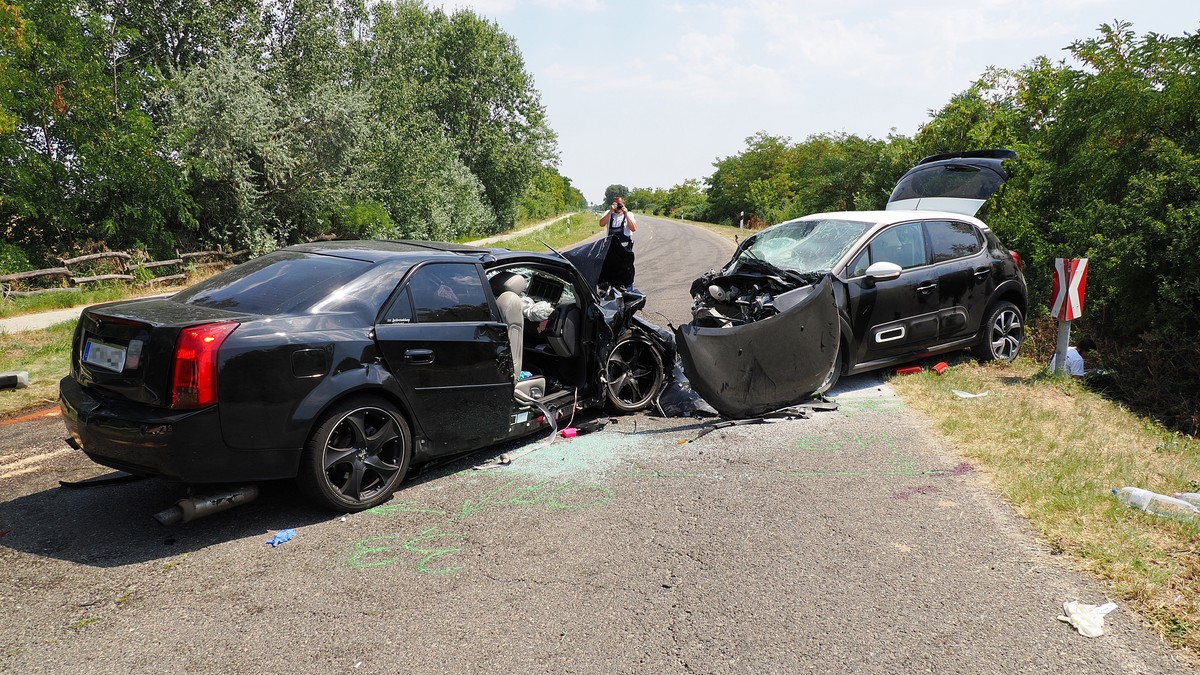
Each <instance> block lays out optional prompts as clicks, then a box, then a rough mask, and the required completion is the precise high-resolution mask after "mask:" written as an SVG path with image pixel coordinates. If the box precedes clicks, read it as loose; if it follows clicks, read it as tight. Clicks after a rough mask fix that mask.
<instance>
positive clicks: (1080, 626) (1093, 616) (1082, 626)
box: [1058, 600, 1117, 637]
mask: <svg viewBox="0 0 1200 675" xmlns="http://www.w3.org/2000/svg"><path fill="white" fill-rule="evenodd" d="M1116 608H1117V605H1116V603H1114V602H1106V603H1104V604H1103V605H1099V606H1097V605H1085V604H1084V603H1082V602H1079V601H1078V600H1068V601H1067V602H1064V603H1063V611H1064V612H1066V615H1065V616H1059V617H1058V620H1059V621H1062V622H1063V623H1069V624H1071V625H1072V626H1074V627H1075V630H1077V631H1079V634H1080V635H1082V636H1084V637H1100V636H1101V635H1104V616H1105V615H1106V614H1108V613H1109V612H1111V611H1113V610H1114V609H1116Z"/></svg>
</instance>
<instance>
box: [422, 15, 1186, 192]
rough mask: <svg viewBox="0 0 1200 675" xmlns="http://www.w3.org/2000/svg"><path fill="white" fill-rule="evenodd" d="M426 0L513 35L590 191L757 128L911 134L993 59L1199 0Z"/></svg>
mask: <svg viewBox="0 0 1200 675" xmlns="http://www.w3.org/2000/svg"><path fill="white" fill-rule="evenodd" d="M430 4H431V5H432V6H435V7H441V8H443V9H445V10H446V11H448V12H450V11H454V10H456V9H460V8H469V9H471V10H472V11H474V12H475V13H476V14H478V15H480V16H483V17H486V18H488V19H491V20H493V21H495V22H496V23H497V24H498V25H499V26H500V28H501V29H502V30H504V31H505V32H506V33H508V34H509V35H511V36H513V38H514V39H515V40H516V43H517V47H518V48H519V49H520V51H521V53H522V54H523V56H524V58H525V67H526V70H527V71H528V72H529V73H530V74H531V75H532V77H533V80H534V86H535V87H536V88H537V89H538V91H539V92H540V93H541V97H542V103H543V105H545V107H546V111H547V113H548V116H549V121H550V126H551V127H552V128H553V129H554V130H555V132H557V134H558V151H559V162H558V169H559V172H560V173H561V174H562V175H564V176H566V177H567V178H570V179H571V182H572V184H573V185H575V187H577V188H579V189H580V190H581V191H582V192H583V195H584V197H586V198H587V199H588V200H589V201H590V202H592V203H596V202H599V201H601V200H602V199H603V197H604V190H605V188H607V187H608V186H609V185H613V184H619V185H624V186H626V187H629V188H635V187H647V188H655V187H661V188H669V187H671V186H673V185H676V184H679V183H682V182H683V181H685V180H689V179H697V180H701V181H703V180H704V179H705V178H707V177H708V176H710V175H712V173H713V163H714V162H716V161H718V160H720V159H722V158H724V157H729V156H734V155H737V154H739V153H741V152H742V151H743V150H745V149H746V139H747V138H748V137H750V136H752V135H753V134H755V133H758V132H760V131H761V132H765V133H768V134H770V135H773V136H782V137H786V138H790V139H792V141H794V142H799V141H803V140H804V139H805V138H807V137H809V136H811V135H814V134H822V133H846V134H856V135H858V136H862V137H873V138H878V139H884V138H886V137H887V136H888V134H891V133H895V134H900V135H904V136H912V135H913V134H915V133H916V132H917V130H918V129H919V128H920V127H921V125H922V124H924V123H925V122H927V121H928V120H929V117H930V113H931V111H936V110H938V109H940V108H941V107H942V106H944V105H945V104H946V103H948V102H949V100H950V98H951V97H952V96H954V95H955V94H957V93H959V92H962V91H964V90H965V89H967V88H968V87H969V86H970V85H971V83H972V82H973V81H975V80H976V79H978V77H979V76H980V75H982V74H983V73H984V71H985V70H986V69H987V68H988V67H989V66H996V67H1000V68H1019V67H1021V66H1023V65H1026V64H1028V63H1029V62H1031V61H1032V60H1033V59H1035V58H1037V57H1039V56H1046V57H1048V58H1050V59H1052V60H1054V61H1058V60H1061V59H1067V58H1068V57H1069V54H1068V53H1067V52H1066V51H1064V48H1065V47H1067V46H1069V45H1070V44H1071V43H1072V42H1075V41H1077V40H1084V39H1088V38H1092V37H1095V36H1098V35H1099V33H1098V31H1097V29H1098V28H1099V26H1100V25H1101V24H1111V23H1113V22H1114V21H1115V20H1118V19H1119V20H1121V21H1127V22H1130V23H1132V29H1133V30H1134V31H1135V32H1136V33H1138V34H1145V33H1148V32H1154V33H1159V34H1165V35H1173V36H1180V35H1183V34H1184V33H1189V34H1195V33H1196V32H1197V29H1198V28H1200V4H1197V3H1196V1H1195V0H1186V1H1185V0H1174V1H1170V0H1140V1H1138V2H1131V1H1130V0H1120V1H1116V0H974V1H968V0H957V1H951V2H947V1H945V0H903V1H902V2H890V3H885V2H877V1H874V0H840V1H838V2H825V1H821V2H812V1H809V0H793V1H791V2H787V1H782V0H724V1H720V2H690V1H684V0H679V1H670V0H668V1H665V2H658V1H656V0H641V1H638V0H445V1H441V2H436V1H435V2H431V3H430ZM1075 65H1077V64H1075ZM963 149H964V150H965V149H967V148H963Z"/></svg>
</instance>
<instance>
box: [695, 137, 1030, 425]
mask: <svg viewBox="0 0 1200 675" xmlns="http://www.w3.org/2000/svg"><path fill="white" fill-rule="evenodd" d="M1014 156H1015V154H1014V153H1013V152H1012V151H1010V150H979V151H972V152H966V153H954V154H946V155H935V156H932V157H927V158H925V159H924V160H922V161H921V162H920V163H919V164H918V165H917V166H916V167H914V168H913V169H911V170H909V171H908V172H907V173H906V174H905V175H904V176H903V177H902V178H901V179H900V181H899V182H898V183H897V185H896V188H895V190H894V191H893V192H892V196H891V199H890V200H889V202H888V207H887V210H885V211H845V212H838V213H819V214H815V215H811V216H805V217H803V218H798V219H796V220H791V221H788V222H784V223H780V224H778V225H775V226H773V227H770V228H767V229H765V230H763V231H762V232H759V233H757V234H756V235H754V236H752V237H749V238H747V239H746V240H745V241H744V242H742V244H741V246H740V247H739V248H738V250H737V252H736V253H735V254H734V257H733V259H732V260H731V261H730V262H729V263H728V264H727V265H726V266H725V267H724V268H723V269H721V270H719V271H714V272H712V273H710V274H708V275H705V276H704V277H701V278H700V279H697V280H696V281H695V282H694V283H693V284H692V288H691V292H692V296H693V299H694V301H695V302H694V306H693V320H692V321H691V322H690V323H688V324H685V325H683V326H681V327H680V328H679V329H677V343H678V347H679V352H680V356H681V357H682V360H683V366H684V371H685V372H686V373H687V377H688V379H689V380H690V381H691V383H692V386H693V387H694V388H695V390H696V391H697V392H699V394H700V395H701V396H703V397H704V400H705V401H707V402H708V403H709V404H710V405H712V407H713V408H715V409H716V410H717V411H718V412H719V413H721V414H722V415H725V416H728V417H749V416H754V415H759V414H762V413H765V412H768V411H771V410H776V409H778V408H782V407H784V406H788V405H792V404H794V403H798V402H800V401H802V400H804V399H806V398H808V397H810V396H812V395H813V394H815V393H821V392H825V391H828V390H829V389H830V388H832V387H833V385H834V384H835V383H836V382H837V380H838V378H839V377H840V376H842V375H848V374H853V373H860V372H863V371H867V370H872V369H877V368H884V367H888V366H893V365H896V364H899V363H904V362H906V361H913V360H916V359H920V358H924V357H927V356H931V355H934V354H942V353H946V352H951V351H955V350H962V349H964V348H973V349H974V352H975V354H976V355H977V356H978V357H979V358H981V359H985V360H1012V359H1013V358H1015V357H1016V355H1017V351H1018V350H1019V349H1020V347H1021V342H1022V340H1023V339H1024V317H1025V310H1026V288H1025V277H1024V275H1023V273H1022V271H1021V261H1020V258H1019V257H1018V256H1017V255H1016V254H1015V253H1013V252H1011V251H1009V250H1008V249H1006V248H1005V247H1004V246H1003V245H1002V244H1001V243H1000V241H999V240H998V239H997V238H996V235H995V234H994V233H993V232H992V231H991V230H990V229H989V228H988V226H987V225H985V224H984V223H983V221H981V220H979V219H977V218H975V217H974V214H975V213H976V211H978V209H979V207H980V206H981V205H982V204H983V203H984V202H985V201H986V200H987V199H988V198H989V197H990V196H991V195H992V194H993V193H994V192H995V191H996V190H997V189H998V188H999V186H1000V184H1001V183H1002V182H1003V181H1004V180H1005V178H1006V177H1007V174H1006V173H1005V171H1004V170H1003V169H1002V168H1001V164H1002V162H1003V161H1004V160H1005V159H1010V158H1012V157H1014Z"/></svg>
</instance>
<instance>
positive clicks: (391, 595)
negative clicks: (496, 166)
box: [0, 216, 1189, 673]
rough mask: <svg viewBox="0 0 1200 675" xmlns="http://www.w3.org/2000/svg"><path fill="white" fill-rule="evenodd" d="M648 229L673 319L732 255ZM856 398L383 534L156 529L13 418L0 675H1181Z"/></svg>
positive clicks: (954, 462)
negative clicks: (1064, 614)
mask: <svg viewBox="0 0 1200 675" xmlns="http://www.w3.org/2000/svg"><path fill="white" fill-rule="evenodd" d="M639 222H640V223H642V225H641V227H640V228H639V232H638V235H637V244H636V246H637V253H638V275H637V280H638V281H637V285H638V286H639V287H640V288H642V289H643V290H645V291H648V292H649V294H650V297H651V300H650V303H651V304H650V309H651V311H652V313H651V318H652V319H655V318H656V317H655V314H656V313H657V314H658V315H660V316H661V317H665V318H667V319H668V320H670V321H672V322H675V323H678V322H679V321H681V320H686V318H687V307H688V306H689V305H690V299H689V298H688V293H687V285H688V284H689V283H690V282H691V280H692V278H693V277H695V276H696V275H697V274H699V273H702V272H704V271H707V270H708V269H710V268H712V267H714V266H716V265H718V264H720V263H721V262H722V261H724V259H725V258H726V257H727V256H728V254H729V252H730V251H731V250H732V242H724V241H722V240H721V239H720V238H718V237H716V236H715V235H711V234H710V233H708V232H700V231H697V230H693V229H692V228H689V227H686V226H682V225H678V224H676V223H673V222H670V221H665V220H662V219H655V218H649V217H644V216H643V217H640V218H639ZM780 348H786V345H781V346H780ZM851 379H853V378H851ZM860 382H862V380H860ZM866 382H867V384H866V385H863V386H861V387H860V391H859V392H858V393H857V394H852V393H846V394H843V395H842V396H839V399H838V400H839V402H840V403H841V408H840V409H839V410H838V411H837V412H826V413H818V414H816V415H814V416H813V417H812V418H811V419H807V420H795V421H786V422H774V423H770V424H761V425H747V426H735V427H729V428H727V429H723V430H719V431H717V432H715V433H709V434H707V435H705V436H703V437H699V433H700V429H701V426H702V425H700V424H698V423H696V422H695V421H692V420H679V419H659V418H654V417H649V416H646V415H636V416H626V417H621V418H616V419H614V420H613V421H612V422H610V423H609V425H608V426H607V427H606V428H605V429H604V430H603V431H601V432H597V433H593V434H589V435H586V436H581V437H579V438H576V439H574V440H571V441H565V440H560V441H558V442H555V443H553V444H550V445H546V446H544V447H541V448H539V449H537V450H536V451H534V452H531V453H529V454H527V455H525V456H524V457H522V458H521V459H519V460H517V461H515V462H514V463H513V464H511V465H509V466H507V467H504V468H500V469H491V470H475V469H473V468H472V467H473V465H475V464H478V463H480V462H483V461H486V460H488V459H490V457H491V456H492V455H493V454H494V453H489V452H483V453H479V454H478V455H477V456H476V457H473V458H470V459H469V460H467V461H464V462H461V463H458V464H455V465H452V466H450V467H448V468H447V469H445V470H443V471H439V472H435V473H430V474H427V475H424V476H420V477H418V478H416V479H415V480H413V481H411V482H410V483H408V484H407V486H406V487H405V488H404V489H402V490H401V491H400V492H399V493H397V495H396V497H395V498H394V499H393V500H392V501H391V502H390V503H389V504H387V505H386V506H385V507H383V508H380V509H377V510H375V511H374V512H370V513H362V514H356V515H351V516H347V517H344V518H343V517H340V516H336V515H330V514H329V513H326V512H321V511H317V510H314V509H312V508H310V507H308V506H306V505H305V504H304V503H302V502H300V501H299V499H298V498H297V497H296V496H295V495H294V494H293V492H292V491H291V490H290V489H289V488H288V487H287V486H286V485H267V486H264V490H263V495H262V496H260V497H259V499H258V500H257V501H256V502H254V503H252V504H249V505H247V506H243V507H239V508H238V509H236V510H233V511H228V512H225V513H221V514H217V515H214V516H211V517H209V518H207V519H203V520H198V521H195V522H192V523H188V524H184V525H181V526H178V527H175V528H172V529H164V528H161V527H159V526H158V525H157V524H156V523H155V522H154V521H152V520H151V518H150V515H151V514H152V513H154V512H155V511H157V510H159V509H162V508H165V507H166V506H169V505H170V504H171V503H172V502H173V501H174V500H175V499H178V498H179V497H180V496H181V492H180V489H179V488H177V487H175V486H171V485H168V484H165V483H162V482H159V481H142V482H136V483H128V484H123V485H116V486H109V487H103V488H94V489H90V490H64V489H60V488H58V481H59V480H78V479H81V478H85V477H88V476H92V475H96V474H98V473H101V470H99V469H97V468H96V467H95V466H92V465H90V464H89V463H88V462H87V461H86V459H84V458H82V457H81V456H80V455H79V453H75V452H72V451H70V450H67V449H66V447H65V446H64V445H63V444H62V443H61V441H60V440H58V439H59V438H60V437H61V436H62V435H63V431H62V426H61V421H60V420H58V419H56V418H39V419H31V420H26V421H20V422H15V423H11V422H10V423H6V424H3V425H0V570H3V583H2V584H0V603H2V606H3V608H4V610H3V612H0V670H6V671H7V670H11V671H13V672H22V673H41V672H45V673H61V672H89V673H92V672H95V673H108V672H112V673H118V672H120V673H125V672H188V673H226V672H321V673H328V672H346V673H390V672H410V673H437V672H453V673H460V672H496V673H513V672H547V671H555V672H565V671H571V672H645V673H666V672H672V673H674V672H802V671H817V672H830V671H832V672H855V673H858V672H869V673H876V672H878V673H895V672H914V671H932V672H939V673H946V672H949V673H960V672H961V673H966V672H970V673H1013V672H1028V673H1044V672H1070V673H1085V672H1089V673H1107V672H1152V673H1173V672H1188V670H1189V669H1188V667H1187V665H1186V664H1184V663H1183V662H1182V661H1180V660H1178V659H1177V658H1176V657H1175V656H1174V655H1173V654H1172V653H1171V652H1170V651H1169V650H1168V649H1167V648H1165V647H1164V646H1163V645H1162V644H1161V643H1160V642H1159V641H1158V640H1157V638H1156V637H1154V636H1153V635H1151V634H1150V633H1149V632H1148V631H1147V630H1145V629H1144V628H1143V627H1142V625H1141V622H1140V621H1139V619H1138V617H1136V616H1134V615H1132V614H1131V613H1129V612H1128V611H1127V610H1125V609H1124V608H1121V609H1118V610H1117V611H1116V612H1114V613H1112V614H1110V615H1108V617H1107V620H1106V623H1105V631H1106V634H1105V635H1104V636H1103V637H1101V638H1098V639H1088V638H1084V637H1081V636H1080V635H1078V634H1076V633H1075V632H1074V631H1073V630H1072V629H1071V628H1070V627H1068V626H1067V625H1066V624H1063V623H1060V622H1058V621H1056V620H1055V617H1056V616H1057V615H1058V614H1059V613H1060V611H1061V607H1062V603H1063V602H1064V601H1066V600H1076V599H1078V600H1082V601H1084V602H1089V603H1095V604H1099V603H1101V602H1103V601H1104V599H1105V595H1104V590H1103V588H1102V587H1100V586H1099V584H1097V583H1096V582H1093V581H1091V580H1089V579H1087V578H1085V577H1083V576H1081V575H1079V574H1077V573H1075V572H1072V571H1071V570H1069V569H1066V568H1065V567H1064V566H1063V565H1062V564H1061V563H1059V562H1058V559H1056V558H1054V557H1053V556H1051V555H1050V554H1049V552H1048V551H1047V550H1046V548H1045V546H1043V545H1042V544H1040V543H1039V542H1038V541H1037V539H1036V538H1035V537H1034V535H1033V533H1031V532H1030V531H1029V528H1028V526H1027V525H1026V524H1025V523H1024V521H1022V520H1021V519H1020V518H1018V517H1017V516H1016V515H1015V514H1014V512H1013V510H1012V508H1011V507H1009V506H1008V505H1006V504H1005V503H1004V502H1003V501H1002V500H1001V499H1000V498H998V497H997V496H996V495H995V494H994V493H993V492H992V491H991V490H990V489H989V487H988V485H987V481H986V480H985V479H984V478H983V477H982V476H980V474H979V473H978V472H977V471H976V470H975V468H974V467H972V466H971V465H970V464H968V463H966V462H964V460H963V459H962V458H961V457H960V456H958V455H957V454H955V452H954V451H953V450H952V449H950V448H947V447H946V446H944V445H943V444H942V443H941V442H940V441H939V440H938V439H937V438H936V437H934V436H933V435H932V434H930V433H929V431H928V430H927V429H926V428H925V427H926V423H925V422H924V421H923V420H922V419H921V418H919V417H917V416H916V415H915V414H913V413H912V412H910V411H908V410H907V409H905V407H904V405H903V403H901V402H900V401H898V400H897V399H895V398H894V397H890V396H887V395H886V394H887V392H886V390H881V389H880V387H878V386H872V385H873V384H874V383H875V381H871V380H867V381H866ZM947 405H970V402H969V401H968V402H963V401H957V400H952V399H950V398H948V399H947ZM529 442H530V443H537V444H543V445H544V443H545V439H543V438H534V439H533V440H531V441H529ZM505 449H508V448H505ZM497 451H498V450H497ZM284 528H295V529H296V531H297V534H296V536H295V538H294V539H293V540H291V541H289V542H287V543H286V544H283V545H281V546H279V547H278V548H273V547H270V546H267V545H266V544H265V542H266V540H267V539H269V538H271V536H272V535H273V534H274V533H276V532H278V531H279V530H281V529H284Z"/></svg>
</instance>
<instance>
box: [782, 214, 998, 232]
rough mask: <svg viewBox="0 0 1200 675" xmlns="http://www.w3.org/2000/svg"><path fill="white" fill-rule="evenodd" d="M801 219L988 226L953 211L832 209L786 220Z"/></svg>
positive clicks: (982, 227)
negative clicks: (954, 223)
mask: <svg viewBox="0 0 1200 675" xmlns="http://www.w3.org/2000/svg"><path fill="white" fill-rule="evenodd" d="M800 220H851V221H855V222H859V223H875V224H876V225H891V224H893V223H904V222H908V221H910V220H959V221H965V222H968V223H971V224H973V225H975V226H976V227H978V228H979V229H981V230H987V229H988V226H987V225H986V224H985V223H984V222H983V221H982V220H980V219H978V218H976V217H974V216H968V215H964V214H961V213H953V212H951V211H907V210H905V211H830V212H828V213H813V214H811V215H807V216H804V217H801V218H793V219H792V220H789V221H786V222H789V223H791V222H796V221H800Z"/></svg>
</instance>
